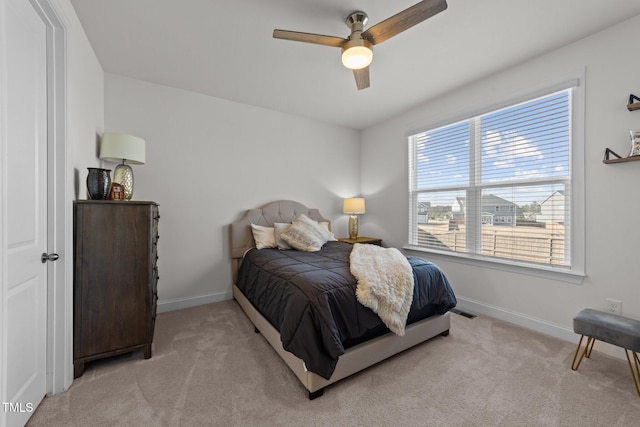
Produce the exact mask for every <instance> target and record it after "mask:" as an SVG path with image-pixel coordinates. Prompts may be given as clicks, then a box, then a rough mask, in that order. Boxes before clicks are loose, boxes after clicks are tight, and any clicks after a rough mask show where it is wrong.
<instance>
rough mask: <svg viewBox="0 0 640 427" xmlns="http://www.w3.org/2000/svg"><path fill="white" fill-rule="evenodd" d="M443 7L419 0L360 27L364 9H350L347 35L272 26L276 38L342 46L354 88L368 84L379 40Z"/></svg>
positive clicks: (437, 1)
mask: <svg viewBox="0 0 640 427" xmlns="http://www.w3.org/2000/svg"><path fill="white" fill-rule="evenodd" d="M446 8H447V2H446V0H423V1H421V2H420V3H417V4H414V5H413V6H411V7H410V8H408V9H405V10H403V11H402V12H400V13H397V14H395V15H393V16H391V17H390V18H387V19H385V20H384V21H382V22H379V23H377V24H376V25H374V26H373V27H371V28H369V29H368V30H366V31H364V26H365V25H366V23H367V20H368V17H367V14H366V13H364V12H360V11H358V12H353V13H351V14H350V15H349V16H348V17H347V26H348V27H349V28H351V34H350V35H349V38H347V39H344V38H342V37H334V36H324V35H321V34H311V33H301V32H298V31H287V30H273V37H274V38H276V39H285V40H293V41H299V42H305V43H315V44H321V45H325V46H334V47H339V48H342V63H343V65H344V66H345V67H347V68H350V69H352V70H353V75H354V76H355V78H356V85H357V86H358V90H361V89H366V88H368V87H369V64H370V63H371V60H372V59H373V50H372V47H373V46H374V45H377V44H380V43H382V42H383V41H385V40H388V39H390V38H391V37H393V36H395V35H397V34H400V33H401V32H403V31H404V30H407V29H409V28H411V27H413V26H414V25H416V24H419V23H420V22H422V21H424V20H426V19H428V18H431V17H432V16H434V15H436V14H438V13H440V12H442V11H443V10H445V9H446Z"/></svg>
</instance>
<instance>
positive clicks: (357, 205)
mask: <svg viewBox="0 0 640 427" xmlns="http://www.w3.org/2000/svg"><path fill="white" fill-rule="evenodd" d="M342 210H343V212H344V213H346V214H350V215H351V216H350V217H349V238H350V239H357V238H358V215H361V214H363V213H365V207H364V199H363V198H362V197H353V198H349V199H344V205H343V208H342Z"/></svg>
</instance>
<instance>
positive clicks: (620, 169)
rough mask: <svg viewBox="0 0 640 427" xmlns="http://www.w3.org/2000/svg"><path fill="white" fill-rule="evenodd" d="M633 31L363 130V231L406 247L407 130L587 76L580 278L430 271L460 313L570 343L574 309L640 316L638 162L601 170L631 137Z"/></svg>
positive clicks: (557, 54) (635, 23)
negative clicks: (442, 279)
mask: <svg viewBox="0 0 640 427" xmlns="http://www.w3.org/2000/svg"><path fill="white" fill-rule="evenodd" d="M638 27H640V17H635V18H633V19H631V20H629V21H627V22H624V23H622V24H620V25H617V26H615V27H612V28H610V29H608V30H605V31H603V32H601V33H598V34H596V35H594V36H591V37H589V38H586V39H584V40H581V41H578V42H576V43H574V44H571V45H569V46H566V47H564V48H562V49H559V50H557V51H554V52H552V53H550V54H547V55H544V56H542V57H539V58H537V59H535V60H532V61H529V62H527V63H524V64H521V65H520V66H518V67H515V68H513V69H510V70H507V71H504V72H502V73H499V74H496V75H494V76H491V77H489V78H486V79H484V80H482V81H478V82H476V83H474V84H471V85H469V86H468V87H463V88H460V89H459V90H457V91H455V92H452V93H450V94H448V95H447V96H446V97H442V98H441V99H435V100H432V101H430V102H427V103H425V104H424V105H422V106H420V107H418V108H414V109H412V110H410V111H407V112H405V114H402V115H401V116H399V117H396V118H393V119H390V120H388V121H386V122H384V123H382V124H379V125H377V126H375V127H372V128H369V129H367V130H366V131H365V132H364V133H363V136H362V141H363V143H362V194H363V196H364V197H366V198H367V215H365V216H364V218H363V221H364V223H365V224H366V225H364V226H366V227H368V228H369V229H370V230H375V232H372V234H374V235H377V236H379V237H381V238H383V239H384V241H385V242H386V243H387V244H389V245H393V246H397V247H401V246H403V245H404V244H405V243H406V239H407V218H406V206H407V184H406V181H407V148H406V145H407V142H406V138H405V135H406V132H407V131H409V130H412V129H415V128H416V127H418V126H420V125H421V124H425V123H427V122H431V121H432V120H434V118H445V117H448V116H451V117H452V116H456V115H457V114H459V113H460V112H461V111H465V110H470V107H473V108H477V107H480V106H482V105H486V104H490V103H491V102H492V100H494V99H501V98H505V97H506V96H508V95H509V94H511V93H516V92H520V91H522V90H525V89H527V88H529V87H534V86H537V85H539V84H542V83H545V82H547V81H551V80H555V79H558V78H560V77H561V76H563V75H566V74H568V73H571V72H574V71H577V70H580V69H586V86H585V87H586V106H585V108H586V126H585V139H586V141H585V147H584V149H585V163H586V164H585V174H586V183H585V185H586V236H585V237H586V242H587V248H586V270H587V277H586V279H585V280H584V282H583V284H582V285H575V284H569V283H564V282H559V281H554V280H548V279H541V278H537V277H532V276H527V275H521V274H515V273H508V272H505V271H499V270H495V269H490V268H479V267H474V266H470V265H466V264H462V263H458V262H454V261H452V260H451V259H438V260H436V263H437V264H438V265H439V266H440V267H441V268H442V269H443V270H444V271H445V273H446V274H447V276H448V277H449V278H450V281H451V283H452V286H453V287H454V290H455V292H456V294H457V296H458V297H459V300H460V303H461V304H460V305H461V306H464V307H467V308H469V309H473V310H475V311H476V312H485V313H489V314H492V315H494V316H497V317H500V318H503V319H506V320H510V321H513V322H516V323H520V324H523V325H526V326H529V327H532V328H534V329H538V330H541V331H543V332H547V333H550V334H552V335H556V336H559V337H562V338H567V339H573V334H572V318H573V316H574V315H575V314H576V313H577V312H578V311H579V310H581V309H582V308H585V307H591V308H604V299H605V298H615V299H619V300H621V301H622V302H623V304H622V311H623V314H625V315H628V316H631V317H635V318H640V286H639V283H638V278H639V277H640V262H638V260H637V258H636V257H637V250H636V247H637V246H638V245H639V244H640V227H639V226H638V223H637V218H636V215H637V213H638V212H639V211H640V197H638V182H639V181H638V177H639V176H640V163H626V164H620V165H605V164H603V163H602V158H603V154H604V150H605V148H606V147H610V148H611V149H613V150H614V151H615V152H617V153H619V154H621V155H625V156H626V155H627V154H628V152H629V148H630V142H629V138H628V132H629V130H630V129H640V111H637V112H629V111H627V109H626V103H627V98H628V96H629V94H630V93H635V94H637V95H638V94H640V74H639V73H638V70H640V56H638V55H637V54H636V52H637V28H638ZM413 255H415V254H413ZM422 255H423V256H424V257H425V258H428V256H426V255H425V254H422ZM605 347H606V346H605ZM604 350H605V351H613V349H609V348H605V349H604Z"/></svg>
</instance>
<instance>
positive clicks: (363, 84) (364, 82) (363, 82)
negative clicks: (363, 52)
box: [353, 67, 369, 90]
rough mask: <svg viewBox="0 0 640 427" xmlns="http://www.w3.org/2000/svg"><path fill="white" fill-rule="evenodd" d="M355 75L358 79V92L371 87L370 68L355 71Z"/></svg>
mask: <svg viewBox="0 0 640 427" xmlns="http://www.w3.org/2000/svg"><path fill="white" fill-rule="evenodd" d="M353 75H354V77H355V78H356V86H358V90H362V89H366V88H368V87H369V67H364V68H360V69H359V70H353Z"/></svg>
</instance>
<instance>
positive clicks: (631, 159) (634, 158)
mask: <svg viewBox="0 0 640 427" xmlns="http://www.w3.org/2000/svg"><path fill="white" fill-rule="evenodd" d="M611 154H613V155H614V156H615V157H616V158H615V159H611V158H609V156H610V155H611ZM637 161H640V156H631V157H620V156H619V155H617V154H616V153H615V151H613V150H611V149H609V148H607V149H606V150H605V151H604V159H602V163H606V164H611V163H626V162H637Z"/></svg>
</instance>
